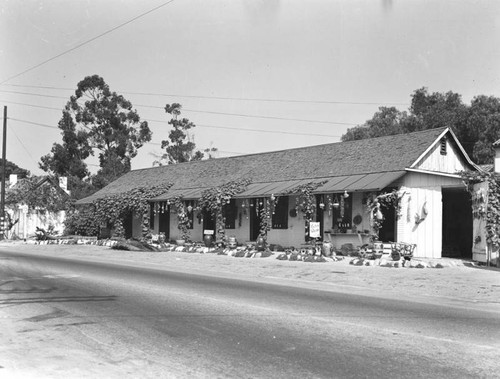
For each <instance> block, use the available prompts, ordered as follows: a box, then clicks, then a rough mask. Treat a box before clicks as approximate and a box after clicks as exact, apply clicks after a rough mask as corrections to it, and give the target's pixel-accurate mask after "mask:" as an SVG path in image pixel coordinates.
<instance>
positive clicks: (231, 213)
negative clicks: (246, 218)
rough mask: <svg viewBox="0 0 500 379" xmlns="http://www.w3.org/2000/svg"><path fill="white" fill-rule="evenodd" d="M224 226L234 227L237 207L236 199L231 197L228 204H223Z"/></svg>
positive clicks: (227, 227)
mask: <svg viewBox="0 0 500 379" xmlns="http://www.w3.org/2000/svg"><path fill="white" fill-rule="evenodd" d="M223 212H224V220H225V224H224V228H226V229H236V213H237V208H236V200H235V199H231V200H229V204H226V205H224V209H223Z"/></svg>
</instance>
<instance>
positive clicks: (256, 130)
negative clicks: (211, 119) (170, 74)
mask: <svg viewBox="0 0 500 379" xmlns="http://www.w3.org/2000/svg"><path fill="white" fill-rule="evenodd" d="M143 120H144V121H148V122H158V123H162V124H168V121H163V120H153V119H143ZM196 127H201V128H215V129H227V130H233V131H235V132H239V131H249V132H261V133H274V134H291V135H297V136H313V137H332V138H340V137H341V136H340V135H331V134H316V133H295V132H286V131H279V130H263V129H252V128H231V127H229V126H218V125H205V124H196Z"/></svg>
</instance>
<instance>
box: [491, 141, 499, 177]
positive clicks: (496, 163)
mask: <svg viewBox="0 0 500 379" xmlns="http://www.w3.org/2000/svg"><path fill="white" fill-rule="evenodd" d="M493 148H494V149H495V160H494V161H493V171H494V172H498V173H500V139H499V140H498V141H496V142H494V143H493Z"/></svg>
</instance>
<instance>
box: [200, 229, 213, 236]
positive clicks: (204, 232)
mask: <svg viewBox="0 0 500 379" xmlns="http://www.w3.org/2000/svg"><path fill="white" fill-rule="evenodd" d="M203 234H209V235H213V234H214V231H213V230H209V229H206V230H204V231H203Z"/></svg>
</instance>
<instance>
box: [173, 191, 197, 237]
mask: <svg viewBox="0 0 500 379" xmlns="http://www.w3.org/2000/svg"><path fill="white" fill-rule="evenodd" d="M169 202H170V206H171V207H172V209H173V211H174V212H175V213H177V229H179V231H180V232H181V235H180V237H181V239H183V240H186V241H190V239H191V233H190V232H189V228H190V227H191V226H192V225H191V218H190V217H189V214H190V212H192V211H193V210H192V208H191V210H189V209H188V207H187V206H186V203H185V201H184V200H183V199H182V196H176V197H174V198H172V199H169Z"/></svg>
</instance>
